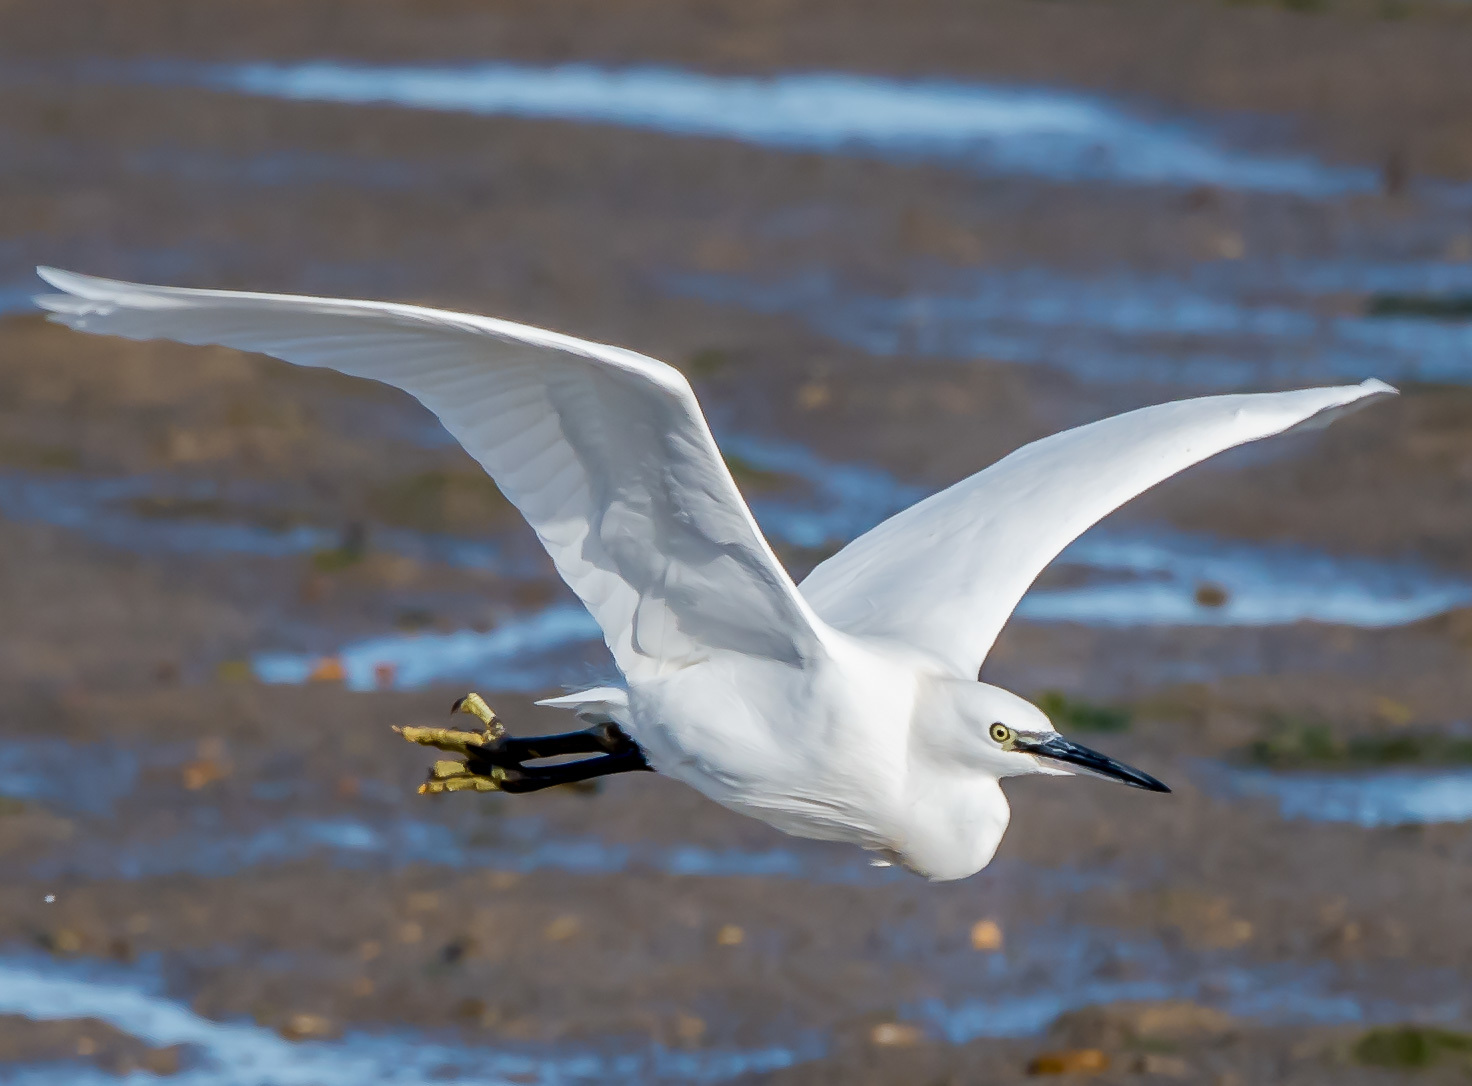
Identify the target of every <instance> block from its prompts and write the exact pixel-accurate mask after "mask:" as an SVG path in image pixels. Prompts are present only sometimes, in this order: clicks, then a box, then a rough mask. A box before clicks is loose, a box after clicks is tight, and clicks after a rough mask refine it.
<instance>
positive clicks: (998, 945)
mask: <svg viewBox="0 0 1472 1086" xmlns="http://www.w3.org/2000/svg"><path fill="white" fill-rule="evenodd" d="M971 949H973V950H1001V949H1002V925H1000V924H998V923H997V922H996V921H995V920H978V921H977V922H976V923H974V924H972V925H971Z"/></svg>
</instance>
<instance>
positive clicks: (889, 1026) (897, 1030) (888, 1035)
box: [869, 1022, 924, 1048]
mask: <svg viewBox="0 0 1472 1086" xmlns="http://www.w3.org/2000/svg"><path fill="white" fill-rule="evenodd" d="M923 1036H924V1035H923V1034H922V1033H921V1032H920V1029H919V1027H918V1026H911V1025H906V1024H905V1023H903V1022H880V1023H879V1025H877V1026H875V1027H874V1028H873V1029H871V1030H870V1031H869V1040H870V1042H872V1043H873V1044H876V1045H879V1046H881V1047H883V1048H909V1047H911V1046H912V1045H917V1044H919V1043H920V1040H921V1038H922V1037H923Z"/></svg>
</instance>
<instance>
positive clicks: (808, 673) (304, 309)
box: [38, 269, 1394, 879]
mask: <svg viewBox="0 0 1472 1086" xmlns="http://www.w3.org/2000/svg"><path fill="white" fill-rule="evenodd" d="M40 273H41V275H42V277H43V278H45V279H46V280H47V281H48V282H49V283H51V284H52V285H53V286H55V287H57V288H59V289H60V290H61V291H63V292H64V293H62V294H55V295H45V296H42V297H41V298H39V299H38V301H39V303H40V304H41V305H42V306H44V307H45V308H47V309H49V310H51V311H52V313H53V314H54V319H57V320H59V321H61V322H62V323H65V324H67V325H69V326H71V327H73V328H76V329H78V330H81V331H86V332H98V333H108V334H115V335H121V336H127V337H130V338H134V339H155V338H165V339H174V340H178V341H180V342H184V343H194V344H221V345H225V346H231V347H237V348H240V349H242V350H247V351H257V352H260V353H263V354H268V355H272V356H274V357H277V358H281V359H284V360H286V361H289V362H294V363H297V364H300V365H309V366H326V367H330V368H333V369H337V370H340V371H341V372H344V373H348V374H354V375H357V376H362V377H369V378H373V379H376V380H380V381H384V382H386V383H388V384H391V385H394V386H396V387H398V388H402V389H404V390H405V391H407V392H409V393H411V394H412V395H414V396H415V397H417V398H418V399H419V400H420V401H421V402H422V403H424V404H425V406H427V407H428V408H429V409H430V410H431V411H433V412H434V413H435V414H436V415H437V416H438V417H439V418H440V421H441V422H442V423H444V425H445V427H446V428H447V429H448V430H449V431H450V433H451V434H453V435H454V436H455V437H456V438H457V439H458V440H459V441H460V443H461V444H462V445H463V446H464V447H465V448H466V449H467V450H468V451H469V452H470V454H471V455H472V456H474V457H475V458H476V459H477V460H478V461H479V462H480V463H481V465H482V466H483V467H484V468H485V469H486V470H487V472H489V473H490V475H491V476H492V477H493V478H494V479H495V481H496V482H497V484H498V485H499V486H500V488H501V490H502V492H503V493H504V494H505V495H506V497H507V498H508V499H509V500H510V501H511V502H512V503H513V504H514V505H515V506H516V507H517V508H518V509H519V510H520V511H521V513H522V514H523V516H525V517H526V519H527V520H528V522H529V523H530V524H531V526H532V527H533V529H535V531H536V532H537V535H538V537H539V538H540V539H541V541H542V543H543V545H544V546H545V547H546V549H547V551H548V554H549V555H550V556H551V558H552V561H553V563H554V565H555V566H556V568H557V570H558V572H559V574H561V576H562V577H563V579H564V580H565V581H566V582H567V583H568V585H569V586H570V587H571V588H572V589H573V591H574V592H576V593H577V594H578V596H579V597H580V598H581V599H582V601H583V603H584V604H585V605H586V606H587V607H588V610H589V611H590V612H591V613H592V615H593V617H594V618H595V619H596V620H597V621H598V623H599V625H600V627H601V628H602V630H603V633H604V638H605V640H606V642H607V644H608V647H609V649H610V651H611V652H612V653H613V657H614V661H615V663H617V665H618V667H619V669H620V671H621V672H622V673H623V675H624V679H625V685H624V686H623V687H619V688H607V687H605V688H600V689H598V690H593V691H587V692H584V693H583V694H575V695H568V696H565V697H561V698H553V699H549V700H548V701H547V702H546V703H545V704H551V705H557V706H559V707H562V708H567V709H571V710H573V711H575V712H578V713H579V714H580V715H582V716H585V717H595V718H610V719H612V720H614V721H616V722H617V723H618V725H619V726H620V727H621V728H622V729H623V730H624V731H625V732H627V734H628V735H629V736H631V737H632V738H633V740H634V741H635V742H636V743H637V744H638V745H639V747H640V748H641V750H642V751H643V752H644V754H645V756H646V757H647V758H648V760H649V762H650V763H651V764H652V765H653V766H654V767H655V768H656V769H658V770H659V771H661V772H663V773H665V774H667V775H669V776H672V777H675V778H677V779H679V780H682V781H684V782H685V783H687V784H689V785H690V786H692V787H694V788H696V789H697V790H699V791H700V792H702V793H704V794H705V795H706V796H709V797H710V798H711V799H713V800H715V801H716V802H718V803H720V804H723V805H724V806H726V807H729V808H731V809H732V810H736V811H740V812H742V813H744V814H748V815H751V816H753V817H755V818H759V819H761V820H762V821H764V822H767V823H769V824H771V825H773V826H775V827H777V828H778V829H781V830H784V831H786V832H788V833H792V834H796V835H799V836H804V837H811V838H818V839H823V840H833V841H844V842H850V843H853V844H857V845H859V846H861V847H863V848H866V849H870V850H874V851H876V852H879V853H880V854H881V855H883V856H884V857H886V858H888V859H893V860H896V861H898V862H901V863H903V864H904V865H905V866H907V867H909V868H911V869H912V870H914V871H916V872H918V873H920V874H922V875H925V876H927V877H929V878H932V879H955V878H962V877H965V876H967V875H970V874H972V873H974V872H975V871H978V870H980V869H981V868H982V867H984V866H985V865H986V864H987V863H988V862H989V861H990V860H991V858H992V856H993V854H994V853H995V851H996V848H997V845H998V843H999V842H1000V841H1001V838H1002V834H1003V833H1004V832H1005V830H1006V827H1007V822H1008V818H1009V811H1008V806H1007V801H1006V797H1005V796H1004V795H1003V794H1002V790H1001V788H1000V786H999V783H998V782H999V780H1000V779H1001V778H1003V777H1007V776H1015V775H1020V774H1028V773H1049V774H1067V773H1071V772H1078V771H1081V772H1085V773H1090V774H1093V775H1098V776H1104V777H1110V778H1113V779H1116V780H1120V781H1123V782H1125V783H1128V784H1132V785H1135V786H1137V787H1142V788H1147V789H1151V790H1154V791H1167V790H1168V789H1166V788H1165V786H1164V785H1162V784H1160V782H1158V781H1156V780H1155V779H1154V778H1153V777H1150V776H1148V775H1147V774H1144V773H1141V772H1140V771H1139V770H1135V769H1131V768H1130V767H1128V766H1124V765H1121V764H1120V763H1118V762H1115V761H1113V760H1112V759H1109V758H1107V757H1105V756H1103V755H1100V754H1098V753H1097V752H1094V751H1091V750H1089V749H1088V748H1085V747H1081V746H1078V745H1077V744H1074V743H1071V742H1069V741H1067V740H1065V739H1063V738H1062V737H1061V736H1059V735H1058V734H1057V732H1056V731H1055V730H1054V729H1053V726H1052V724H1051V723H1050V722H1049V721H1048V719H1047V717H1046V716H1045V715H1044V714H1043V713H1042V712H1041V711H1040V710H1038V709H1037V708H1035V707H1034V706H1032V705H1030V704H1029V703H1027V702H1026V701H1024V700H1023V699H1021V698H1019V697H1017V696H1015V695H1013V694H1011V693H1008V692H1007V691H1005V690H1001V689H999V688H997V687H994V686H989V685H987V684H984V683H981V682H978V681H977V680H976V676H977V673H978V670H979V668H980V666H981V664H982V661H983V660H984V659H985V657H986V654H987V653H988V652H989V651H990V649H991V646H992V644H993V642H994V641H995V640H996V637H997V634H998V632H999V631H1000V630H1001V628H1002V626H1003V624H1004V623H1005V622H1006V621H1007V618H1008V616H1009V615H1010V614H1011V612H1012V610H1013V608H1014V607H1015V606H1016V605H1017V602H1018V601H1019V600H1020V599H1021V598H1022V595H1023V593H1024V592H1025V591H1026V590H1027V588H1028V586H1029V585H1030V584H1031V583H1032V582H1033V580H1034V579H1035V578H1036V577H1037V575H1038V574H1039V573H1040V572H1041V571H1042V570H1043V568H1044V567H1045V566H1046V565H1047V564H1048V563H1049V562H1050V561H1052V559H1053V558H1054V557H1055V556H1056V555H1057V554H1058V553H1059V552H1060V551H1061V550H1062V549H1063V548H1064V547H1065V546H1066V545H1067V544H1068V543H1069V542H1070V541H1072V540H1073V539H1074V538H1076V537H1077V536H1078V535H1079V534H1080V533H1081V532H1083V531H1084V530H1085V529H1087V528H1088V527H1089V526H1090V525H1091V524H1093V523H1095V522H1096V521H1097V520H1099V519H1100V518H1101V517H1103V516H1104V515H1106V514H1107V513H1109V512H1110V511H1111V510H1113V509H1115V508H1117V507H1118V506H1119V505H1120V504H1122V503H1123V502H1125V501H1127V500H1129V499H1130V498H1131V497H1133V496H1135V495H1136V494H1138V493H1140V492H1141V491H1143V490H1145V489H1147V488H1148V487H1150V486H1153V485H1154V484H1155V483H1157V482H1159V481H1161V480H1162V479H1165V478H1167V477H1168V476H1170V475H1173V474H1175V473H1176V472H1179V471H1181V470H1183V469H1184V468H1186V467H1189V466H1190V465H1192V464H1194V463H1197V462H1198V461H1200V460H1203V459H1205V458H1207V457H1209V456H1212V455H1214V454H1215V453H1217V452H1220V451H1222V450H1224V449H1227V448H1230V447H1232V446H1235V445H1239V444H1242V443H1244V442H1247V441H1253V440H1256V439H1258V438H1262V437H1266V436H1268V435H1271V434H1276V433H1281V432H1284V431H1287V430H1290V429H1295V428H1299V427H1303V426H1309V425H1323V424H1325V423H1327V422H1328V421H1330V420H1331V419H1332V418H1334V417H1336V416H1337V415H1339V414H1342V413H1343V412H1345V411H1347V410H1351V409H1354V408H1356V407H1359V406H1362V405H1363V404H1364V403H1366V402H1368V401H1369V400H1371V399H1373V398H1375V397H1377V396H1380V395H1385V394H1389V393H1392V392H1393V391H1394V390H1393V389H1391V388H1390V387H1389V386H1387V385H1385V384H1382V383H1381V382H1378V381H1366V382H1364V383H1363V384H1360V385H1351V386H1342V387H1334V388H1319V389H1305V390H1302V391H1296V392H1281V393H1271V394H1252V395H1229V396H1210V397H1202V398H1198V399H1193V400H1184V401H1180V402H1177V403H1168V404H1161V405H1158V406H1155V407H1147V408H1143V409H1141V410H1138V411H1133V412H1130V413H1128V414H1125V415H1119V416H1115V417H1113V418H1108V419H1104V420H1101V421H1099V422H1096V423H1092V424H1090V425H1088V426H1082V427H1079V428H1077V429H1074V430H1069V431H1066V432H1064V433H1061V434H1056V435H1054V436H1052V437H1049V438H1045V439H1043V440H1041V441H1037V442H1034V443H1032V444H1031V445H1027V446H1025V447H1023V448H1022V449H1019V450H1018V451H1016V452H1014V453H1013V454H1011V455H1010V456H1008V457H1006V458H1004V459H1003V460H1001V461H999V462H997V463H996V464H994V465H992V466H991V467H989V468H987V469H985V470H983V471H980V472H978V473H977V474H975V475H972V476H970V477H969V478H967V479H963V480H962V481H961V482H959V483H957V484H955V485H954V486H952V487H950V488H948V489H946V490H943V491H941V492H940V493H938V494H935V495H932V496H931V497H929V498H927V499H925V500H924V501H922V502H920V503H918V504H917V505H915V506H912V507H911V508H909V509H907V510H904V511H903V512H901V513H898V514H896V515H895V516H893V517H891V518H890V519H889V520H887V521H885V522H884V523H882V524H880V525H879V526H877V527H876V528H874V529H872V530H871V531H869V532H867V533H866V534H864V535H863V536H860V537H859V538H858V539H857V540H855V541H853V542H852V543H850V544H849V545H848V546H847V547H845V548H844V549H843V550H841V551H840V552H839V553H838V554H836V555H834V556H833V557H831V558H829V559H828V560H827V561H825V562H823V563H822V564H821V565H820V566H818V568H817V569H815V570H814V571H813V572H812V574H811V575H810V576H809V577H808V578H807V579H806V580H805V581H804V582H803V583H802V586H801V588H800V589H799V587H798V586H796V585H794V584H793V582H792V580H791V578H790V577H789V576H788V575H787V573H786V571H785V570H784V569H783V568H782V566H781V564H780V563H779V562H778V561H777V559H776V557H775V555H774V554H773V553H772V550H771V548H770V547H769V546H768V545H767V542H766V540H765V539H764V538H763V537H762V534H761V531H760V529H759V528H758V527H757V525H756V522H755V520H754V519H753V518H752V516H751V513H750V511H749V510H748V508H747V506H746V504H745V502H744V501H743V500H742V498H741V495H740V493H739V492H738V491H737V489H736V485H735V483H734V481H733V480H732V478H731V475H730V472H729V471H728V470H727V468H726V466H725V463H724V461H723V460H722V458H721V456H720V453H719V450H718V449H717V448H716V446H715V442H714V439H713V438H712V437H711V434H710V431H709V428H708V427H707V426H706V423H705V420H704V417H703V416H702V415H701V412H700V408H699V405H698V404H697V403H696V400H695V396H694V393H693V392H692V391H691V389H690V386H689V384H688V383H687V382H686V381H685V379H684V377H683V376H681V375H680V374H679V373H678V372H677V371H676V370H674V369H672V368H670V367H669V366H666V365H664V364H663V363H661V362H658V361H656V360H654V359H651V358H647V357H645V356H643V355H639V354H636V353H635V352H632V351H628V350H625V349H622V348H618V347H609V346H605V345H602V344H596V343H589V342H587V341H584V340H578V339H574V338H572V337H569V336H563V335H559V334H557V333H552V332H547V331H544V330H542V329H537V328H530V327H527V326H525V325H517V324H512V323H509V322H506V321H498V320H493V319H490V318H485V317H477V316H471V315H468V314H461V313H451V312H446V311H442V310H435V309H427V308H423V307H418V306H407V305H397V304H392V303H383V302H366V301H353V300H346V299H330V298H306V297H296V296H291V295H273V294H251V293H244V292H234V291H208V290H187V289H181V288H171V287H154V286H145V285H140V284H134V283H122V282H116V281H111V280H104V279H96V278H92V277H90V276H82V275H77V274H74V273H70V272H61V271H56V270H53V269H41V270H40ZM489 678H491V680H492V681H494V677H493V676H492V677H489Z"/></svg>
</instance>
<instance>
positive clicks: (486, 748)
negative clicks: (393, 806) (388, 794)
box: [395, 694, 653, 794]
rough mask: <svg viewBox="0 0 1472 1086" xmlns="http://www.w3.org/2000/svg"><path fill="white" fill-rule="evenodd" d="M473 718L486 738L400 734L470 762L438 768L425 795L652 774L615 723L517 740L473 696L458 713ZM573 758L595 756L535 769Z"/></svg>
mask: <svg viewBox="0 0 1472 1086" xmlns="http://www.w3.org/2000/svg"><path fill="white" fill-rule="evenodd" d="M452 711H453V712H457V713H468V714H470V715H471V716H473V717H475V718H476V719H478V720H479V721H480V722H481V723H482V724H483V725H484V726H485V730H484V731H482V732H466V731H458V730H456V729H453V728H396V729H395V731H397V732H398V733H399V734H400V735H402V736H403V737H404V738H405V739H407V740H409V741H410V742H411V743H419V744H420V745H422V746H426V747H434V748H436V749H437V750H443V751H448V752H450V753H452V754H461V755H464V757H465V761H463V762H454V761H450V760H448V759H446V760H444V761H439V762H436V763H435V764H434V767H433V768H432V769H431V770H430V774H429V780H427V781H425V782H424V783H423V784H422V785H420V786H419V791H420V792H421V793H422V794H433V793H439V792H464V791H475V792H536V791H539V790H540V789H543V788H551V787H553V786H554V785H558V784H574V783H576V782H578V781H586V780H591V779H593V778H594V777H604V776H607V775H609V774H611V773H628V772H632V771H636V770H650V769H652V768H653V767H652V766H650V765H649V763H648V762H647V761H646V760H645V759H644V754H643V752H642V751H641V750H640V749H639V745H638V744H637V743H635V742H634V741H633V740H632V739H630V738H629V737H628V736H627V735H625V734H624V732H623V730H622V729H620V728H619V726H618V725H617V724H615V723H613V722H612V721H605V722H603V723H600V724H595V725H593V726H592V727H591V728H586V729H584V730H583V731H580V732H567V733H565V734H562V735H543V736H534V737H530V738H525V739H523V738H511V737H508V736H507V735H506V729H505V728H504V727H503V726H502V725H501V721H500V720H499V719H498V718H497V717H496V714H495V713H494V712H493V711H492V710H491V707H490V706H489V705H487V704H486V703H485V701H484V700H483V699H482V698H481V697H480V695H478V694H467V695H466V696H465V697H463V698H461V699H460V700H459V701H457V702H456V703H455V705H454V707H453V709H452ZM569 754H595V755H598V757H595V758H583V759H579V760H578V761H573V762H560V763H555V764H552V765H535V766H529V765H527V764H526V763H527V762H535V761H539V760H541V759H544V758H559V757H562V756H564V755H569Z"/></svg>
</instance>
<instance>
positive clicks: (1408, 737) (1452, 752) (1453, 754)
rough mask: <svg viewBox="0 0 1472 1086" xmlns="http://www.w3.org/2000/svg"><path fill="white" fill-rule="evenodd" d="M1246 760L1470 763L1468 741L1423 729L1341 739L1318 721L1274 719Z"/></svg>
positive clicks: (1330, 765)
mask: <svg viewBox="0 0 1472 1086" xmlns="http://www.w3.org/2000/svg"><path fill="white" fill-rule="evenodd" d="M1247 760H1248V761H1250V762H1252V763H1253V764H1255V765H1260V766H1266V767H1269V768H1271V769H1375V768H1383V767H1387V766H1458V765H1472V737H1469V736H1459V735H1448V734H1446V733H1444V732H1434V731H1424V730H1417V731H1411V730H1398V731H1394V732H1374V733H1369V734H1361V735H1342V734H1340V733H1339V732H1338V731H1336V730H1335V729H1334V728H1332V727H1330V726H1329V725H1328V724H1326V723H1323V722H1321V721H1306V720H1298V719H1293V718H1287V719H1284V718H1274V719H1273V720H1272V722H1271V731H1270V732H1269V733H1268V734H1267V735H1265V736H1263V737H1262V738H1261V739H1258V740H1256V741H1254V742H1253V743H1252V745H1251V746H1249V747H1248V748H1247Z"/></svg>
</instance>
